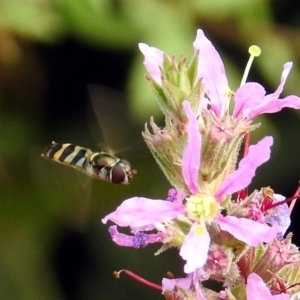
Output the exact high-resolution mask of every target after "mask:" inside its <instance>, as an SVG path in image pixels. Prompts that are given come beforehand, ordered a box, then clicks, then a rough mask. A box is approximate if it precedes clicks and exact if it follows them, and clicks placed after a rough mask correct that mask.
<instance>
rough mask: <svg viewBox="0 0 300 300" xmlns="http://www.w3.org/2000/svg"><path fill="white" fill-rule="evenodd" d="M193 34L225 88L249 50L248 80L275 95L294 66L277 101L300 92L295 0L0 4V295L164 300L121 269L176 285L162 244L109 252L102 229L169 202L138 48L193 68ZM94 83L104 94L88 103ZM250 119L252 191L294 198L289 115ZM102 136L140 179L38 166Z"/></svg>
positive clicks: (294, 116) (28, 0) (295, 158)
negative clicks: (58, 148)
mask: <svg viewBox="0 0 300 300" xmlns="http://www.w3.org/2000/svg"><path fill="white" fill-rule="evenodd" d="M197 28H202V29H203V30H204V31H205V33H206V35H207V36H208V37H209V38H210V39H211V40H212V42H213V43H214V45H215V46H216V47H217V49H218V50H219V51H220V53H221V56H222V58H223V59H224V63H225V66H226V70H227V75H228V77H229V82H230V87H231V88H232V89H233V90H235V89H236V88H237V87H238V86H239V82H240V80H241V78H242V74H243V70H244V68H245V65H246V62H247V59H248V52H247V49H248V47H249V46H250V45H251V44H257V45H259V46H260V47H261V48H262V55H261V56H260V57H259V58H258V59H256V60H255V62H254V66H253V67H252V70H251V74H250V77H249V79H248V81H251V80H253V81H259V82H261V83H262V84H264V85H265V86H266V89H267V90H268V91H269V92H272V91H274V90H275V89H276V87H277V85H278V83H279V80H280V75H281V71H282V66H283V64H284V63H285V62H287V61H290V60H292V61H294V68H293V69H292V72H291V74H290V76H289V79H288V82H287V84H286V86H285V89H284V94H285V95H288V94H296V95H300V84H299V83H300V68H299V62H300V30H299V29H300V2H299V1H292V0H285V1H279V0H277V1H275V0H274V1H271V0H269V1H267V0H169V1H168V0H165V1H159V0H143V1H141V0H139V1H138V0H9V1H8V0H0V141H1V142H0V188H1V190H0V195H1V196H0V299H16V300H19V299H22V300H23V299H24V300H27V299H28V300H31V299H32V300H35V299H47V300H48V299H49V300H52V299H78V300H79V299H91V300H94V299H107V300H110V299H146V300H147V299H163V297H162V296H161V295H160V293H159V292H157V291H154V290H151V289H150V288H148V287H145V286H142V285H141V284H139V283H138V282H135V281H133V280H132V279H129V278H127V277H126V276H125V275H124V276H122V277H121V279H119V280H116V279H114V277H113V276H112V272H113V271H114V270H119V269H122V268H127V269H130V270H131V271H133V272H136V273H138V274H140V275H141V276H143V277H145V278H148V279H149V280H152V281H154V282H156V283H160V282H161V278H162V277H163V276H164V275H165V273H166V272H167V271H172V272H173V273H174V274H175V276H182V275H183V274H182V271H181V267H182V262H181V261H180V259H178V255H177V252H176V251H175V250H174V251H172V250H171V251H168V252H166V253H163V254H161V255H159V256H157V257H155V256H154V255H153V254H154V253H155V251H156V250H157V249H158V246H150V247H147V248H145V249H140V250H134V249H131V248H121V247H118V246H116V245H115V244H114V243H113V242H112V241H111V239H110V237H109V235H108V233H107V228H108V226H107V225H103V224H102V223H101V222H100V220H101V218H102V217H103V216H105V215H106V214H107V213H109V212H111V211H112V210H114V209H115V208H116V207H117V205H118V204H119V203H120V202H121V201H122V200H124V199H126V198H128V197H131V196H136V195H141V196H146V197H151V198H157V199H164V198H165V197H166V193H167V190H168V188H169V187H170V186H169V184H168V182H167V181H166V179H165V178H164V176H163V175H162V173H161V171H160V170H159V168H158V167H157V166H156V164H155V162H154V159H153V158H152V157H151V155H150V154H149V153H148V151H147V150H146V149H145V148H144V147H142V146H141V144H139V140H140V132H141V131H142V129H143V126H144V123H146V122H147V121H148V120H149V118H150V116H151V115H153V116H155V120H157V122H158V123H160V124H163V123H162V121H163V120H162V116H161V114H160V112H159V111H158V109H157V107H156V103H155V101H154V97H153V95H152V94H151V90H150V88H149V86H148V85H147V82H146V80H145V78H144V74H145V71H144V68H143V65H142V60H143V57H142V55H141V54H140V53H139V51H138V47H137V43H138V42H146V43H148V44H149V45H152V46H156V47H158V48H161V49H163V50H165V51H166V52H168V53H169V54H170V55H171V54H177V55H179V54H184V55H185V56H187V57H188V58H190V57H191V55H192V51H193V50H192V42H193V40H194V38H195V35H196V30H197ZM91 83H92V84H99V85H101V86H102V87H108V88H110V90H106V89H101V90H100V92H99V91H98V92H95V93H94V94H93V97H92V98H93V101H94V102H91V101H90V99H89V97H88V95H87V85H88V84H91ZM108 100H109V101H111V102H114V105H115V107H116V109H113V108H108V106H107V105H106V104H105V101H108ZM91 103H94V109H93V107H92V105H91ZM97 118H98V120H99V122H97ZM259 121H261V122H262V123H263V125H264V126H262V127H261V128H260V129H258V130H256V132H255V133H254V134H253V136H252V140H253V142H255V141H257V140H259V139H260V138H262V137H263V136H265V135H273V136H274V137H275V145H274V146H273V148H272V153H273V156H272V160H271V161H270V162H268V163H266V164H265V165H264V166H263V167H261V168H260V169H259V171H258V172H257V173H258V176H257V177H256V178H255V180H254V182H253V184H252V186H253V188H260V187H262V186H267V185H271V187H272V188H273V189H274V190H275V192H277V193H281V194H284V195H286V196H291V195H292V194H293V192H294V191H295V190H296V188H297V185H298V181H299V179H300V170H299V165H300V157H299V156H300V154H299V149H300V142H299V131H300V125H299V124H300V119H299V113H298V112H296V111H292V110H288V109H286V110H284V111H283V112H281V113H278V114H276V115H270V116H264V117H263V118H260V120H259ZM115 127H116V128H115ZM118 128H119V130H118V131H115V132H114V131H113V130H114V129H118ZM103 136H104V138H105V141H106V142H107V143H108V144H112V145H114V146H115V145H117V147H120V148H119V149H122V147H127V148H126V150H127V151H125V152H126V154H124V155H125V156H124V157H126V158H127V159H128V160H130V161H131V162H132V164H133V166H134V167H135V168H137V169H138V172H139V173H138V175H137V176H136V178H135V179H134V181H133V182H132V184H131V185H130V186H114V185H112V184H110V183H106V182H101V181H95V180H90V179H89V178H86V176H84V174H80V173H79V172H75V171H74V170H73V169H69V168H65V167H62V166H60V165H58V164H54V163H52V162H50V161H47V160H45V159H43V158H41V156H40V154H41V153H42V152H43V149H44V148H45V146H47V145H48V144H49V143H51V141H52V140H55V141H57V142H73V143H76V144H78V145H81V146H85V147H89V148H92V149H97V145H98V144H99V143H100V142H103ZM128 146H130V147H128ZM297 211H298V212H297ZM299 212H300V209H299V205H298V207H296V210H295V211H294V212H293V215H292V218H293V220H294V223H293V225H292V226H291V230H292V231H294V232H295V236H294V242H295V243H296V244H297V245H300V234H298V233H297V228H298V227H299V224H297V214H298V213H299ZM298 219H299V218H298ZM298 222H299V221H298Z"/></svg>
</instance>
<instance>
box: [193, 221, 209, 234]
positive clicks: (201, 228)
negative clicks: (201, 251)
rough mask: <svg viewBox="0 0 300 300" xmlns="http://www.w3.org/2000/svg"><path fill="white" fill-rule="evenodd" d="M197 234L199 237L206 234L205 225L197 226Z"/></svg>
mask: <svg viewBox="0 0 300 300" xmlns="http://www.w3.org/2000/svg"><path fill="white" fill-rule="evenodd" d="M194 230H195V233H196V234H197V235H202V234H203V233H204V232H205V230H206V229H205V225H204V224H198V225H197V226H195V228H194Z"/></svg>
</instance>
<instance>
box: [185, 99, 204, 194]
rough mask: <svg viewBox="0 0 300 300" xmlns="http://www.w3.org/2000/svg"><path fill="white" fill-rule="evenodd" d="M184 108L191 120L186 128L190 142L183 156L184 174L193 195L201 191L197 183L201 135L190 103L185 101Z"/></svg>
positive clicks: (188, 141)
mask: <svg viewBox="0 0 300 300" xmlns="http://www.w3.org/2000/svg"><path fill="white" fill-rule="evenodd" d="M182 106H183V108H184V110H185V113H186V115H187V117H188V119H189V122H188V124H187V126H186V131H187V134H188V140H187V144H186V147H185V149H184V151H183V156H182V174H183V178H184V181H185V183H186V185H187V187H188V189H189V191H190V192H191V193H192V194H197V193H199V191H200V189H199V185H198V183H197V181H198V176H199V173H198V172H199V167H200V156H201V135H200V132H199V125H198V121H197V118H196V116H195V114H194V113H193V111H192V110H191V106H190V103H189V102H188V101H183V103H182Z"/></svg>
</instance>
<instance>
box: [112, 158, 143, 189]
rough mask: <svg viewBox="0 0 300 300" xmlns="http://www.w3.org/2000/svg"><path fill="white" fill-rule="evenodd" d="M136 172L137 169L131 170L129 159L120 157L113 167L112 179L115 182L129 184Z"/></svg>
mask: <svg viewBox="0 0 300 300" xmlns="http://www.w3.org/2000/svg"><path fill="white" fill-rule="evenodd" d="M136 173H137V171H136V170H131V166H130V163H129V162H128V161H127V160H125V159H120V160H119V161H118V163H117V164H116V165H115V166H114V167H113V168H112V169H111V181H112V182H113V183H115V184H128V183H130V181H131V179H132V178H133V175H134V174H136Z"/></svg>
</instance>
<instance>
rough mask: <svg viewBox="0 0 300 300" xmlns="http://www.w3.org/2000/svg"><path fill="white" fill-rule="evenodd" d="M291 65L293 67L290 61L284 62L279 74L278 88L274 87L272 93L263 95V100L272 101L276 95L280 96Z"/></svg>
mask: <svg viewBox="0 0 300 300" xmlns="http://www.w3.org/2000/svg"><path fill="white" fill-rule="evenodd" d="M292 67H293V63H292V62H287V63H285V64H284V66H283V71H282V74H281V79H280V84H279V86H278V88H277V89H276V91H275V92H274V93H272V94H269V95H267V96H265V99H264V102H270V101H273V100H274V99H278V97H279V96H280V94H281V93H282V91H283V87H284V85H285V82H286V79H287V77H288V75H289V73H290V71H291V69H292Z"/></svg>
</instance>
